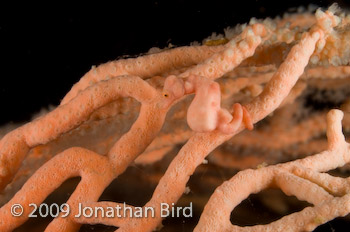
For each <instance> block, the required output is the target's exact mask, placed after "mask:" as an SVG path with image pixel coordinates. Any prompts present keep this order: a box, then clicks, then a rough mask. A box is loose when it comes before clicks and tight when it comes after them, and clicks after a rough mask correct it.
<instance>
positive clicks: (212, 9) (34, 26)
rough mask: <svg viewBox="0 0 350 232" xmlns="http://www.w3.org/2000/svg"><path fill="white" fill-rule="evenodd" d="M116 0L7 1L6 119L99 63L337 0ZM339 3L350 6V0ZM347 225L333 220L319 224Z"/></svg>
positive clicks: (0, 57)
mask: <svg viewBox="0 0 350 232" xmlns="http://www.w3.org/2000/svg"><path fill="white" fill-rule="evenodd" d="M115 2H116V3H114V4H105V3H101V2H100V1H99V2H95V3H87V2H85V3H81V5H79V6H73V5H69V4H67V5H50V6H49V5H39V4H38V5H32V4H30V5H29V4H28V5H22V4H20V3H14V4H13V5H12V6H0V126H1V125H3V124H5V123H8V122H11V121H12V122H22V121H28V120H30V118H31V115H32V114H33V113H35V112H38V111H39V110H40V109H41V108H43V107H48V106H49V105H58V104H59V102H60V100H61V99H62V98H63V96H64V95H65V94H66V93H67V92H68V91H69V90H70V88H71V87H72V85H73V84H74V83H75V82H77V81H78V80H79V79H80V78H81V77H82V76H83V75H84V73H85V72H87V71H88V70H89V69H90V68H91V66H92V65H98V64H100V63H104V62H107V61H109V60H113V59H116V58H118V57H120V56H124V55H130V56H136V55H138V54H140V53H145V52H147V51H148V50H149V48H151V47H160V48H163V47H167V45H168V44H169V43H172V44H174V45H175V46H181V45H189V44H190V42H192V41H195V40H197V41H202V39H204V38H206V37H208V36H209V35H211V33H212V32H217V33H222V32H223V29H224V28H226V27H228V26H234V25H236V24H237V23H245V22H248V21H249V19H250V18H251V17H257V18H266V17H268V16H270V17H275V16H277V15H282V14H283V13H284V12H286V11H287V10H288V9H290V8H292V7H298V6H301V5H303V6H308V5H309V4H310V3H313V4H316V5H318V6H322V7H327V6H329V5H331V4H332V3H333V2H334V1H302V0H297V1H276V2H272V1H260V0H241V1H233V0H232V1H221V0H210V1H207V2H204V1H184V0H183V1H181V0H177V1H140V2H135V1H129V2H128V3H126V2H125V1H115ZM141 2H142V3H141ZM336 2H338V4H339V5H340V6H341V7H344V8H350V1H336ZM337 226H339V227H338V228H337ZM341 226H342V224H341V223H338V224H337V223H334V224H333V227H330V226H329V224H326V225H324V226H322V228H319V229H318V231H323V230H326V231H327V230H332V228H333V229H335V228H336V231H340V230H339V229H340V227H341Z"/></svg>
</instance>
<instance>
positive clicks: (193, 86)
mask: <svg viewBox="0 0 350 232" xmlns="http://www.w3.org/2000/svg"><path fill="white" fill-rule="evenodd" d="M190 93H195V97H194V99H193V101H192V103H191V105H190V107H189V108H188V111H187V123H188V126H189V127H190V128H191V129H192V130H193V131H196V132H209V131H213V130H216V129H217V130H219V131H221V132H223V133H225V134H231V133H234V132H235V131H236V130H237V129H238V128H239V126H240V125H241V123H242V121H243V122H244V124H245V126H246V127H247V128H248V129H250V130H251V129H253V125H252V123H251V120H250V117H249V114H248V111H247V110H246V109H245V108H244V107H243V106H241V105H240V104H238V103H236V104H234V106H233V115H231V114H230V113H229V112H228V111H227V110H226V109H222V108H221V91H220V86H219V84H218V83H217V82H215V81H213V80H210V79H209V78H206V77H201V76H196V75H191V76H190V77H188V79H187V80H186V81H183V80H182V79H180V78H177V77H175V76H169V77H168V78H167V79H166V80H165V83H164V96H166V97H170V96H171V95H175V96H177V95H179V96H181V95H183V94H190Z"/></svg>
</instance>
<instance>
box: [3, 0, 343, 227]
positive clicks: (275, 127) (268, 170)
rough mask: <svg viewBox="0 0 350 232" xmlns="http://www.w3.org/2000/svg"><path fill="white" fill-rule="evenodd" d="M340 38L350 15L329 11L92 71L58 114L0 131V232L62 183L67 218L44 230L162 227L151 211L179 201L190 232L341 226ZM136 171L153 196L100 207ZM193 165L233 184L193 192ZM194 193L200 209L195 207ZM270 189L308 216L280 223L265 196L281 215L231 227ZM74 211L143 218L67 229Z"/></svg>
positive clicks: (209, 184)
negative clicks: (187, 204) (239, 211)
mask: <svg viewBox="0 0 350 232" xmlns="http://www.w3.org/2000/svg"><path fill="white" fill-rule="evenodd" d="M349 27H350V16H348V15H347V14H346V13H344V12H343V11H342V10H341V9H338V8H337V7H336V6H331V7H330V8H329V9H328V10H326V11H322V10H320V9H318V10H316V11H314V12H304V13H298V14H291V15H286V16H285V17H283V18H276V19H274V20H272V19H266V20H256V19H252V20H251V21H250V22H249V24H245V25H241V26H237V27H235V28H231V29H227V30H226V31H225V35H224V36H218V37H211V38H209V39H207V40H205V41H204V42H203V44H200V45H199V44H193V45H191V46H185V47H177V48H169V49H164V50H161V51H158V50H157V51H156V52H154V50H152V51H153V52H150V53H149V54H146V55H143V56H140V57H137V58H129V59H119V60H115V61H111V62H108V63H105V64H102V65H99V66H97V67H95V66H93V67H92V68H91V70H90V71H89V72H87V73H86V74H85V75H84V76H83V77H82V78H81V79H80V81H79V82H78V83H76V84H75V85H74V86H73V87H72V89H71V91H69V92H68V93H67V95H66V96H65V97H64V98H63V100H62V102H61V104H60V105H59V106H58V107H56V108H55V109H53V110H52V111H50V112H48V113H46V114H42V115H40V116H39V117H37V118H35V119H34V120H33V121H31V122H29V123H27V124H24V125H22V126H19V127H17V128H15V129H13V130H10V129H9V128H7V129H6V128H3V129H2V130H1V131H0V136H1V140H0V191H1V195H0V204H1V205H2V206H1V209H0V231H13V230H15V229H16V228H17V229H18V228H20V227H21V226H22V224H24V223H26V222H27V221H28V220H29V219H30V218H31V216H32V211H33V206H31V205H32V204H35V205H37V206H40V205H41V204H42V203H43V202H44V201H45V200H46V199H47V197H48V196H50V194H52V193H53V192H55V191H57V189H59V188H60V186H61V185H62V184H63V183H65V182H66V181H67V180H70V179H72V178H74V177H80V179H79V181H78V184H77V185H76V186H75V187H74V189H73V191H72V193H71V194H70V195H69V196H68V198H67V199H66V207H69V209H70V213H69V214H67V213H66V208H64V207H63V208H61V209H60V211H61V212H59V213H58V212H57V215H56V216H54V217H53V219H51V221H50V222H49V223H48V224H47V226H46V229H45V231H55V232H56V231H57V232H73V231H79V229H80V228H81V226H82V225H84V226H86V225H94V224H100V225H105V226H106V227H105V228H107V226H110V227H108V228H113V229H112V230H116V231H153V230H156V229H161V228H162V226H163V225H162V221H163V220H165V221H166V220H167V218H166V217H165V216H164V215H162V207H163V206H164V205H168V206H169V208H170V209H171V208H173V209H174V208H176V209H178V207H177V205H176V204H179V203H180V202H181V200H182V199H183V198H186V194H189V196H191V198H192V200H191V201H192V202H193V204H194V207H195V212H196V213H198V214H199V215H200V217H198V220H197V221H196V222H195V224H196V226H195V228H194V231H283V232H285V231H313V230H314V229H315V228H317V227H318V226H319V225H322V224H324V223H326V222H328V221H330V220H333V219H334V218H338V217H344V216H346V215H347V214H348V213H350V182H349V179H348V178H342V177H340V176H338V177H336V176H334V175H330V174H329V171H331V170H334V169H337V171H338V172H340V173H343V174H344V173H346V172H347V170H348V166H347V165H348V163H349V162H350V150H349V149H350V148H349V144H348V143H347V141H346V138H345V136H344V135H346V132H348V131H349V130H350V99H349V98H348V97H349V96H350V91H349V89H350V88H349V87H350V79H349V78H350V66H348V65H349V58H350V44H349V43H350V42H349V41H350V30H349ZM342 129H343V130H344V133H343V130H342ZM164 165H165V166H164ZM135 166H136V167H138V168H144V170H145V172H149V173H148V174H145V175H146V176H147V177H148V179H147V178H144V179H143V178H142V176H141V177H140V176H139V177H138V178H139V179H140V180H145V179H147V181H149V183H150V184H153V185H154V188H153V189H152V192H153V193H151V194H148V195H149V197H148V199H146V200H145V202H141V203H140V202H138V203H137V205H136V204H135V205H129V204H125V202H122V200H121V201H118V199H116V200H113V201H111V200H101V195H103V193H104V191H106V189H107V188H110V186H111V185H112V186H113V185H114V183H115V180H116V179H118V178H122V176H123V175H125V174H126V173H127V172H130V171H129V170H130V168H131V167H135ZM203 166H204V168H203ZM205 166H209V167H212V166H215V167H217V168H219V169H221V170H235V171H239V172H238V173H232V176H231V177H232V178H231V177H230V178H229V180H227V181H225V182H223V181H222V179H220V178H214V177H210V176H209V177H208V178H207V179H205V178H200V179H199V180H200V181H202V183H200V184H198V183H197V184H198V185H199V186H202V188H197V189H194V190H193V192H195V194H192V193H191V192H192V190H191V189H192V187H191V184H190V182H191V180H190V177H191V176H192V175H193V176H194V177H195V176H196V173H195V172H197V173H198V172H199V173H201V172H202V175H204V174H205V173H204V172H203V170H204V169H205ZM152 167H157V168H153V169H152ZM157 170H158V171H157ZM139 175H141V174H139ZM206 175H207V174H206ZM207 176H208V175H207ZM191 179H192V178H191ZM135 181H136V183H139V182H140V181H139V180H138V181H139V182H137V180H134V182H135ZM139 184H141V183H139ZM129 185H130V186H132V185H135V183H134V184H133V183H131V182H130V183H129ZM141 185H142V184H141ZM189 186H190V187H189ZM124 187H125V186H124ZM194 188H195V187H194ZM206 188H208V189H212V191H211V193H210V194H211V196H210V198H209V199H208V198H205V197H202V196H201V191H203V192H205V189H206ZM215 188H216V189H215ZM270 188H272V189H273V188H275V189H280V190H281V191H282V192H283V193H285V194H286V195H288V196H294V197H296V198H297V199H298V200H300V201H304V202H307V206H306V207H304V208H303V209H300V210H299V211H296V212H288V210H285V209H283V205H284V203H283V202H282V203H281V204H280V205H278V204H277V205H276V204H275V205H274V204H273V203H270V204H269V203H268V202H267V203H266V199H269V197H267V198H266V199H265V203H266V205H269V207H270V208H272V209H275V211H279V212H281V211H283V212H286V214H285V215H282V216H283V217H282V216H281V217H279V218H277V219H276V220H273V221H270V222H268V223H263V222H262V223H261V224H260V223H257V224H256V223H255V224H252V225H242V224H240V223H237V224H236V223H235V215H236V214H233V215H231V214H232V211H234V210H235V208H236V206H238V205H240V204H241V203H242V202H243V201H244V200H245V199H246V198H248V197H249V196H250V195H251V194H256V193H259V192H261V191H263V190H264V191H265V189H270ZM214 189H215V190H214ZM60 191H63V190H62V189H61V190H60ZM191 194H192V195H191ZM141 195H142V194H141ZM270 198H271V197H270ZM136 202H137V201H136ZM192 202H191V204H192ZM201 203H202V205H205V206H204V207H202V208H201V207H199V208H200V211H198V207H197V205H200V204H201ZM16 204H17V206H18V205H21V208H14V205H16ZM191 206H192V205H191ZM81 207H85V208H90V209H96V208H98V209H100V211H106V212H107V211H108V210H109V209H117V208H119V209H120V211H123V210H124V211H125V209H126V208H127V209H128V210H129V211H132V210H134V211H135V212H136V211H138V212H141V211H143V212H145V211H146V210H148V209H152V210H154V215H148V216H147V215H141V216H140V217H135V215H134V216H132V215H131V214H126V215H123V214H122V215H121V216H119V217H118V216H114V217H107V216H106V215H103V214H101V213H100V214H96V215H94V216H90V217H89V216H86V215H81V216H79V217H76V215H79V210H80V208H81ZM196 207H197V208H196ZM175 211H176V210H175ZM181 212H182V213H183V214H185V213H186V212H185V210H183V211H181ZM16 213H20V215H14V214H16ZM187 213H188V212H187ZM238 216H239V215H238ZM163 223H164V222H163ZM164 226H165V227H164V228H166V227H167V225H166V223H164ZM178 228H180V226H179V227H178ZM181 228H182V227H181ZM164 231H165V230H164Z"/></svg>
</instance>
